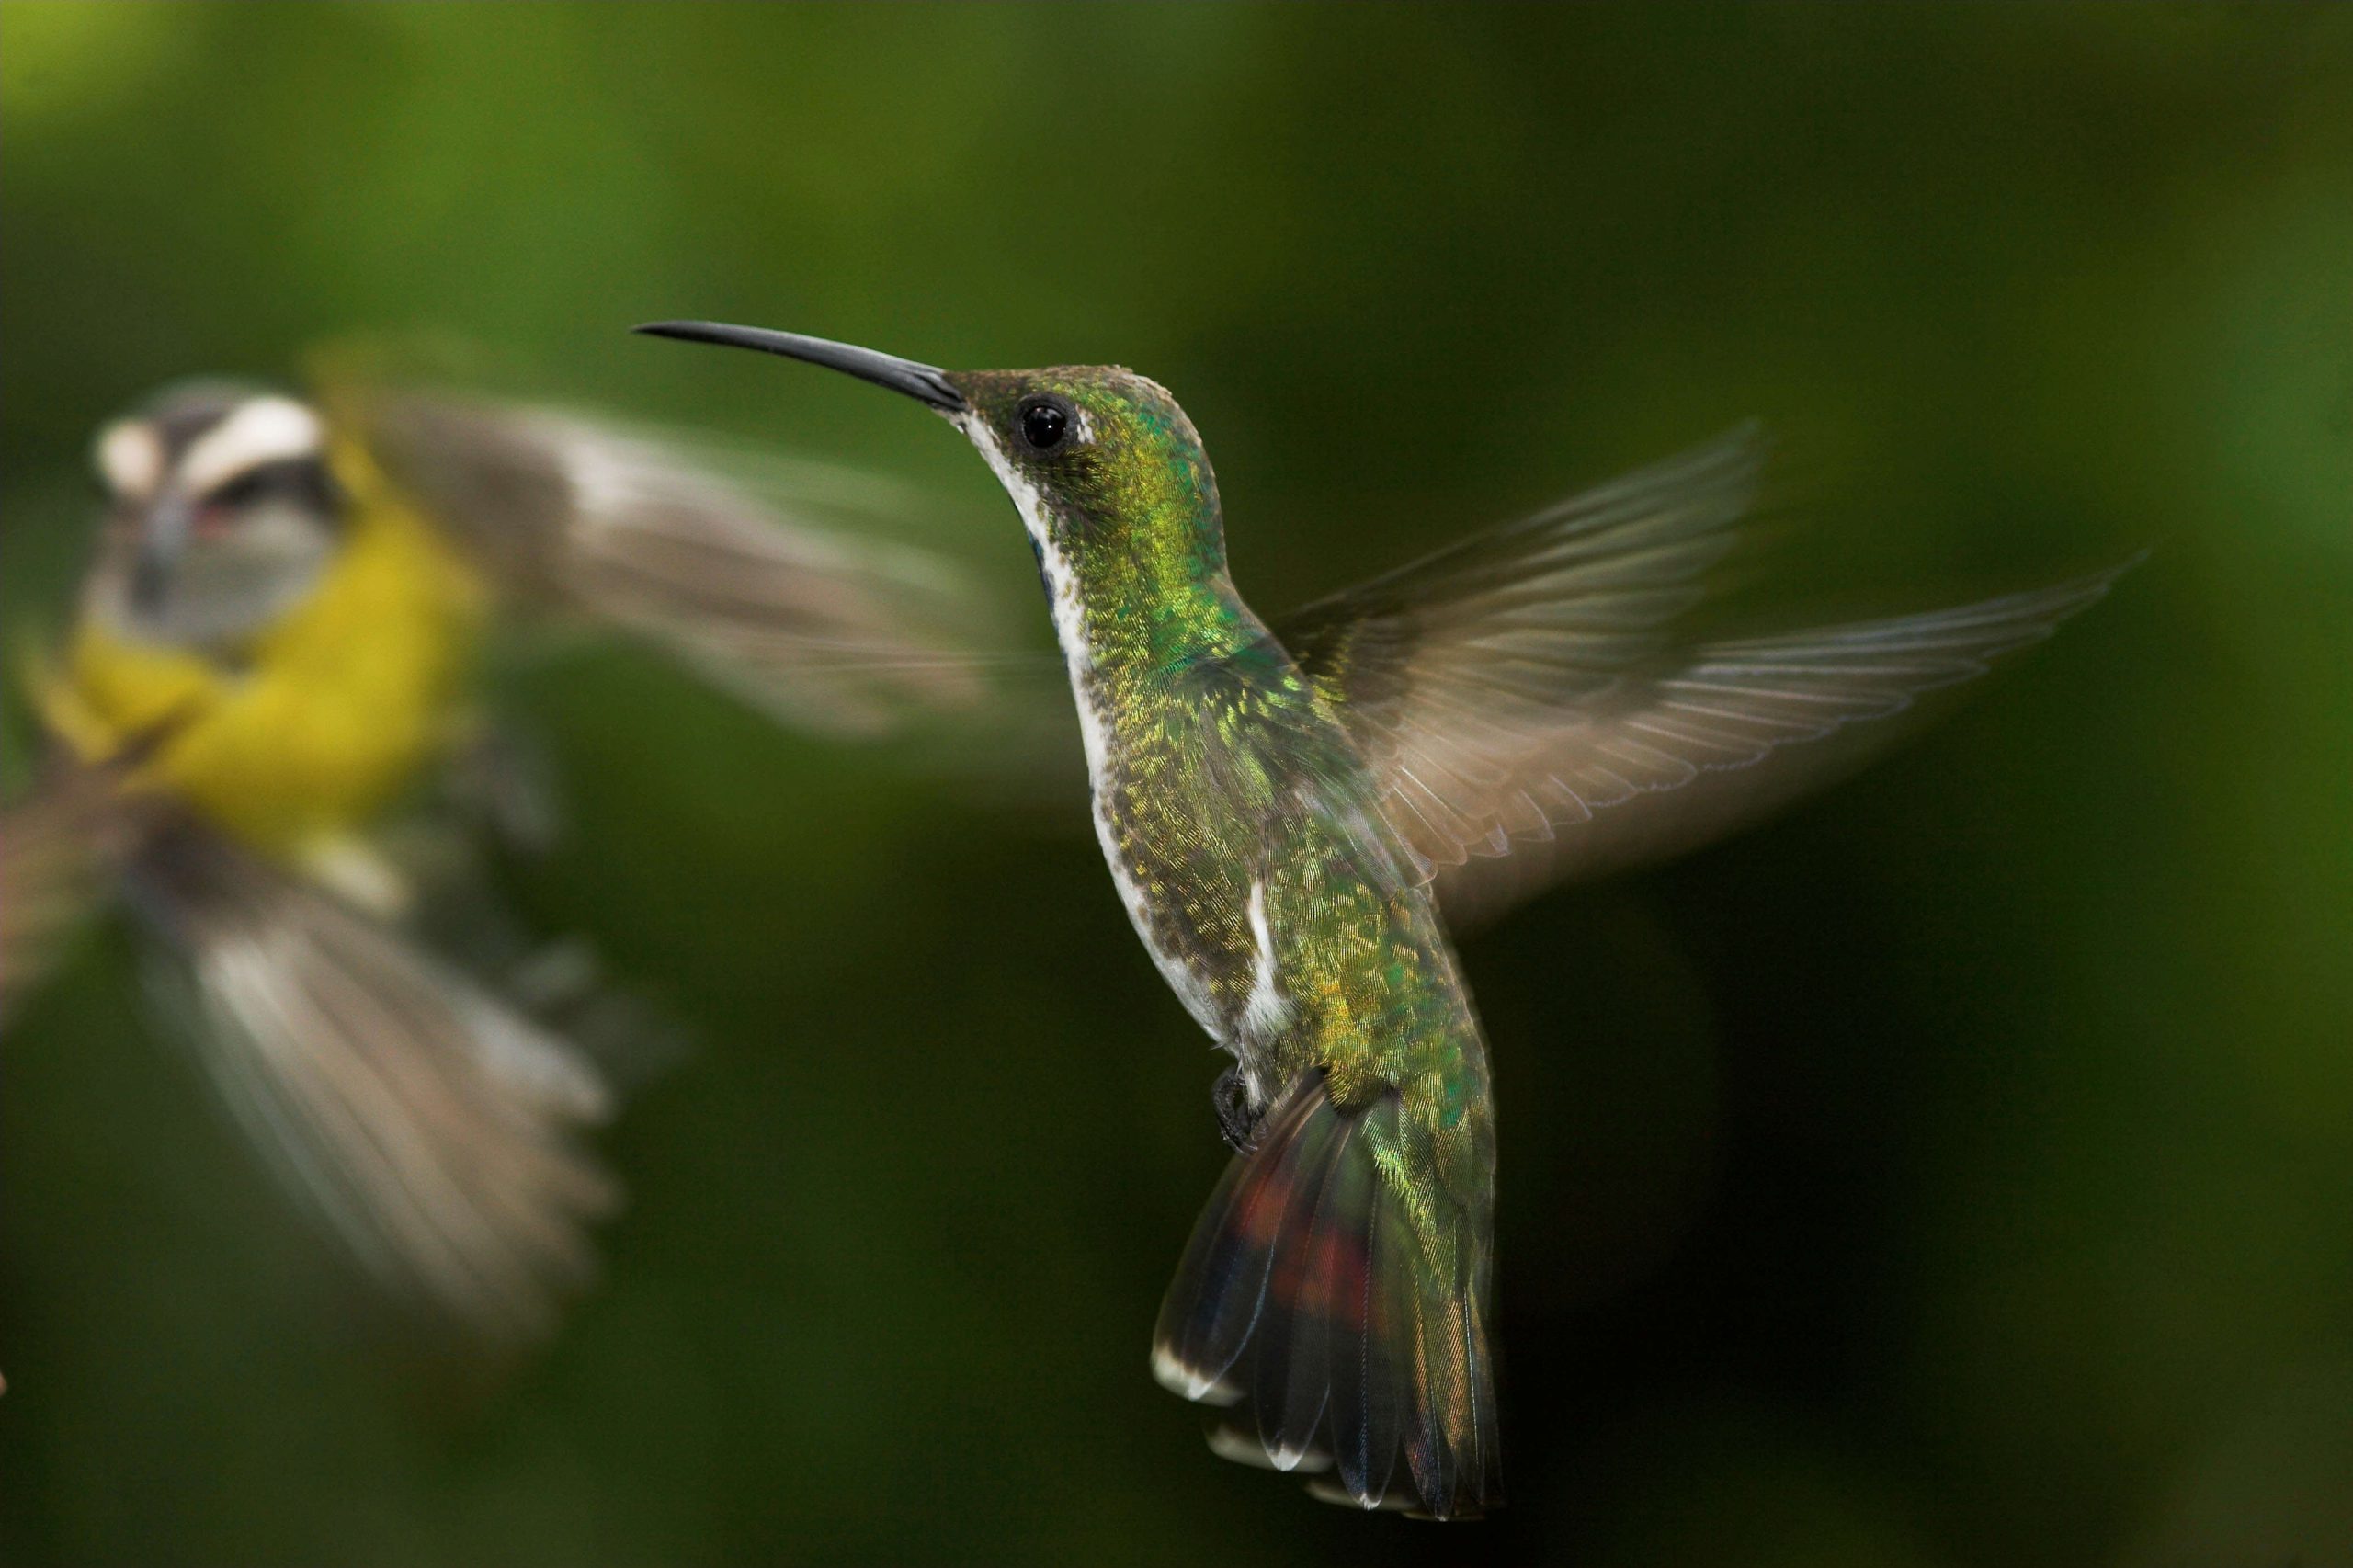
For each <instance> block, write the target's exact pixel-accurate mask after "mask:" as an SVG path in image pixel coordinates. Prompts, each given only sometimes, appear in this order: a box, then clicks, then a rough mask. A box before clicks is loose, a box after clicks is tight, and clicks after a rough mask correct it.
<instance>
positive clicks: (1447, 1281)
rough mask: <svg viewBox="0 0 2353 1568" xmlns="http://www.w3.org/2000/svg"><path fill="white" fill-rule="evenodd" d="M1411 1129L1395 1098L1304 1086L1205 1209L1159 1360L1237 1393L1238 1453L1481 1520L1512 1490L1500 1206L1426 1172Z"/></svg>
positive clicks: (1361, 1501) (1199, 1387)
mask: <svg viewBox="0 0 2353 1568" xmlns="http://www.w3.org/2000/svg"><path fill="white" fill-rule="evenodd" d="M1413 1133H1414V1129H1413V1128H1412V1127H1411V1126H1410V1124H1409V1122H1408V1119H1407V1118H1406V1117H1405V1116H1404V1113H1403V1108H1402V1107H1401V1105H1400V1103H1399V1101H1398V1100H1397V1098H1396V1097H1395V1096H1383V1097H1382V1098H1381V1099H1379V1100H1377V1101H1375V1102H1374V1103H1373V1104H1371V1105H1370V1106H1368V1107H1365V1108H1362V1109H1360V1110H1357V1111H1343V1110H1341V1109H1340V1108H1338V1107H1336V1106H1335V1105H1334V1104H1333V1103H1332V1102H1331V1100H1330V1098H1329V1097H1328V1096H1327V1095H1326V1093H1325V1090H1324V1081H1323V1078H1322V1076H1321V1075H1320V1074H1317V1075H1314V1076H1311V1077H1309V1078H1308V1079H1306V1080H1304V1081H1302V1084H1301V1085H1299V1086H1298V1087H1297V1088H1296V1089H1294V1090H1293V1091H1292V1092H1291V1094H1290V1096H1288V1097H1287V1098H1286V1099H1284V1100H1283V1101H1282V1102H1281V1103H1279V1105H1278V1106H1277V1107H1276V1108H1275V1109H1274V1110H1273V1111H1272V1112H1271V1113H1270V1114H1269V1115H1268V1117H1267V1120H1266V1122H1265V1124H1264V1125H1263V1126H1262V1127H1261V1129H1260V1131H1259V1140H1258V1144H1257V1147H1256V1149H1255V1150H1253V1151H1252V1152H1250V1153H1245V1154H1242V1155H1238V1156H1236V1157H1235V1159H1234V1161H1233V1165H1230V1166H1229V1167H1228V1168H1227V1171H1226V1174H1225V1176H1224V1178H1223V1180H1222V1182H1221V1183H1220V1184H1219V1186H1218V1189H1217V1191H1216V1193H1215V1194H1214V1195H1213V1196H1212V1197H1211V1199H1210V1202H1209V1206H1208V1207H1207V1209H1205V1210H1203V1212H1202V1215H1201V1219H1200V1221H1199V1224H1198V1225H1197V1226H1196V1227H1195V1230H1194V1233H1193V1239H1192V1243H1191V1244H1190V1245H1189V1246H1188V1248H1187V1250H1186V1254H1185V1259H1184V1262H1183V1263H1182V1264H1180V1265H1179V1266H1178V1267H1177V1271H1176V1281H1175V1283H1174V1284H1173V1285H1172V1286H1171V1287H1170V1289H1169V1292H1168V1298H1167V1301H1166V1303H1165V1305H1164V1306H1163V1308H1162V1309H1161V1316H1160V1326H1159V1329H1158V1332H1157V1333H1156V1335H1155V1336H1154V1347H1153V1366H1154V1372H1155V1373H1156V1375H1157V1376H1158V1377H1159V1379H1160V1381H1161V1382H1162V1383H1163V1384H1164V1385H1165V1386H1166V1387H1167V1388H1169V1389H1170V1390H1172V1391H1173V1392H1176V1393H1179V1394H1182V1395H1183V1396H1184V1397H1186V1398H1187V1399H1190V1400H1194V1401H1196V1402H1199V1403H1206V1404H1211V1405H1216V1406H1220V1407H1222V1408H1221V1409H1220V1410H1219V1412H1218V1414H1217V1415H1216V1416H1215V1417H1214V1418H1213V1419H1212V1422H1211V1447H1212V1448H1213V1449H1215V1450H1216V1451H1217V1452H1219V1453H1220V1454H1222V1455H1224V1456H1225V1457H1227V1458H1230V1459H1237V1460H1244V1461H1245V1462H1251V1463H1258V1464H1264V1465H1267V1466H1269V1467H1270V1468H1273V1469H1276V1470H1282V1471H1302V1472H1306V1473H1310V1474H1313V1475H1315V1476H1316V1480H1315V1481H1314V1483H1313V1484H1312V1485H1311V1488H1310V1490H1311V1491H1313V1493H1314V1494H1316V1495H1317V1496H1320V1497H1325V1498H1327V1499H1331V1500H1335V1501H1337V1500H1343V1499H1345V1500H1346V1501H1347V1502H1350V1503H1353V1504H1355V1505H1356V1506H1359V1507H1364V1508H1381V1507H1404V1508H1409V1509H1412V1510H1414V1511H1415V1512H1419V1513H1424V1514H1427V1515H1429V1516H1432V1517H1438V1518H1449V1517H1474V1516H1476V1515H1478V1514H1479V1513H1481V1512H1483V1510H1484V1509H1486V1508H1488V1507H1492V1506H1495V1504H1496V1503H1497V1502H1498V1501H1500V1498H1499V1495H1498V1484H1497V1473H1496V1457H1497V1443H1496V1421H1495V1399H1494V1388H1493V1381H1492V1373H1491V1370H1490V1367H1489V1360H1488V1349H1487V1335H1486V1295H1487V1289H1488V1275H1489V1264H1488V1258H1489V1250H1490V1249H1489V1244H1488V1231H1487V1225H1488V1220H1487V1216H1486V1214H1485V1212H1484V1211H1483V1209H1484V1206H1483V1204H1482V1205H1480V1206H1479V1209H1480V1211H1478V1212H1475V1213H1474V1212H1472V1211H1471V1210H1467V1209H1465V1208H1464V1207H1462V1206H1461V1205H1460V1204H1459V1203H1457V1202H1455V1201H1454V1200H1453V1199H1451V1198H1449V1196H1448V1195H1446V1194H1445V1193H1443V1192H1432V1191H1429V1190H1427V1189H1426V1188H1419V1187H1416V1186H1415V1181H1416V1178H1415V1177H1414V1176H1411V1175H1410V1174H1407V1173H1410V1172H1411V1171H1412V1170H1414V1169H1415V1168H1416V1167H1417V1166H1419V1167H1420V1168H1422V1169H1427V1165H1422V1164H1421V1162H1419V1161H1416V1160H1415V1159H1414V1158H1413V1157H1412V1155H1411V1153H1410V1151H1411V1147H1412V1145H1413V1144H1414V1142H1415V1139H1414V1137H1413ZM1401 1156H1403V1157H1401Z"/></svg>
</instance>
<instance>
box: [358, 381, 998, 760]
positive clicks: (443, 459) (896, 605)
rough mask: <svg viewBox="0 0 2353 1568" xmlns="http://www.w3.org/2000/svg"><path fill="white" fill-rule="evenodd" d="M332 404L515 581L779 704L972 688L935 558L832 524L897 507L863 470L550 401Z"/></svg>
mask: <svg viewBox="0 0 2353 1568" xmlns="http://www.w3.org/2000/svg"><path fill="white" fill-rule="evenodd" d="M335 407H336V409H337V412H338V414H339V415H342V416H344V417H346V418H350V419H354V420H356V421H357V422H358V424H359V426H361V428H363V429H364V431H365V432H366V437H367V441H368V446H369V453H370V455H371V456H372V457H373V458H374V459H375V460H377V462H379V463H380V464H381V466H382V468H383V469H384V472H386V474H387V475H388V476H389V477H390V478H391V479H392V481H393V483H395V484H396V485H397V486H398V487H399V488H401V489H402V490H403V491H404V492H405V493H407V494H411V495H413V496H415V498H416V499H417V500H418V501H419V502H421V503H422V504H423V505H424V506H426V509H427V510H428V511H429V512H430V513H431V514H432V516H433V517H434V518H435V520H436V521H438V522H440V523H442V524H444V525H445V526H447V527H449V528H451V529H452V530H453V531H455V532H456V533H457V534H458V535H459V536H460V538H461V539H462V540H464V542H465V543H466V544H467V545H468V546H469V547H470V548H471V549H472V551H473V552H474V554H475V555H476V557H477V558H478V559H480V560H482V561H483V562H487V563H488V564H489V566H490V567H491V568H492V569H493V570H494V572H495V573H497V574H499V575H500V576H501V577H502V578H504V579H505V580H506V583H507V585H509V587H510V588H514V589H516V590H518V591H519V592H520V593H522V594H523V595H524V596H525V597H530V598H536V599H539V600H541V601H544V602H553V603H557V604H561V605H564V606H568V607H570V608H575V609H578V610H581V611H584V612H585V613H587V614H589V615H591V616H594V617H596V618H597V619H601V620H603V621H606V622H608V623H609V624H611V625H614V626H618V627H620V628H622V629H624V630H626V631H630V632H632V633H634V634H636V635H638V636H641V637H643V638H645V639H646V640H647V641H649V642H654V643H655V644H657V645H659V646H661V647H663V648H665V649H666V650H668V651H669V652H670V653H674V654H676V655H677V656H678V657H679V658H681V659H683V660H684V661H685V662H686V663H687V664H688V665H691V666H693V667H694V668H695V669H696V670H697V671H698V672H699V673H700V674H702V675H703V676H705V677H706V678H708V679H710V680H712V681H714V682H716V683H717V684H719V685H721V686H723V687H726V688H728V689H730V690H732V691H733V692H735V693H736V694H737V695H738V696H740V697H742V698H744V699H746V700H748V701H750V702H751V703H752V704H754V705H755V706H756V707H758V708H760V709H761V710H764V711H766V712H767V713H769V714H770V715H771V716H772V717H775V718H777V719H779V721H781V722H787V723H790V724H795V725H801V726H806V727H810V728H814V729H821V730H827V731H835V732H847V733H870V732H874V731H877V730H881V729H882V728H885V727H887V726H888V725H889V724H890V723H891V722H892V721H894V720H896V719H899V718H903V717H904V716H906V715H907V714H909V713H910V712H912V711H915V710H923V709H927V708H953V707H958V706H962V705H965V704H968V703H970V702H972V700H973V699H975V698H976V697H977V696H978V695H979V689H980V687H979V682H978V680H977V678H976V675H975V670H976V665H977V660H976V659H975V657H974V656H973V655H972V653H970V652H969V650H968V649H967V647H966V646H965V644H966V643H967V642H968V641H969V633H968V632H967V631H963V630H961V629H960V628H961V620H962V614H963V612H962V607H961V595H960V594H959V593H958V592H957V591H956V589H955V587H954V585H953V583H952V580H951V579H950V578H949V576H948V574H946V573H945V571H944V569H943V568H942V567H940V566H939V565H938V563H936V562H931V561H930V560H929V559H927V558H926V557H923V556H921V555H919V554H917V553H915V552H913V551H896V552H893V551H885V550H882V549H880V548H876V547H874V546H872V545H871V544H870V543H869V542H867V541H865V540H854V539H851V538H846V537H844V536H843V534H842V533H841V532H839V531H837V530H839V529H841V528H852V529H855V528H858V525H859V524H861V523H870V522H871V521H872V519H873V518H874V517H875V516H876V515H877V513H878V512H880V511H887V510H889V509H890V508H889V504H888V502H887V501H886V500H885V499H884V498H885V497H886V496H888V494H890V493H889V492H888V491H887V490H886V489H885V488H884V487H882V486H881V485H880V484H878V483H875V482H873V481H870V480H866V479H864V478H862V477H861V476H858V475H857V474H854V473H851V472H847V471H844V470H838V469H827V468H823V467H820V466H817V465H813V464H810V465H804V464H799V463H791V462H785V461H780V460H773V459H771V460H765V461H757V462H756V461H755V460H749V459H744V458H740V457H733V456H722V454H720V453H719V452H718V451H717V450H716V449H714V448H712V447H711V446H710V444H708V443H702V444H700V445H698V444H697V443H694V442H691V441H689V440H687V439H685V438H682V437H675V436H662V435H655V434H652V433H649V432H646V431H643V430H638V429H632V428H628V427H624V426H619V425H614V424H608V423H605V422H602V421H598V420H596V419H592V418H588V417H585V416H582V415H573V414H568V413H561V412H557V411H554V410H550V409H544V408H535V407H525V406H521V405H517V404H507V403H484V402H472V401H466V400H462V399H458V398H452V397H440V396H432V395H426V394H423V393H414V392H399V393H385V394H381V395H376V396H373V397H354V398H351V399H348V400H347V401H345V402H338V403H335ZM755 471H756V476H757V477H756V482H752V481H748V480H746V479H745V478H742V477H739V475H743V474H747V473H752V472H755Z"/></svg>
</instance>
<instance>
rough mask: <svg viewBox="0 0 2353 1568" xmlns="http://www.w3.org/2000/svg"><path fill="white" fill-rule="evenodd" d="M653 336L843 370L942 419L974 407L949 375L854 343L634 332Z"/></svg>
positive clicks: (768, 335) (681, 330) (775, 335)
mask: <svg viewBox="0 0 2353 1568" xmlns="http://www.w3.org/2000/svg"><path fill="white" fill-rule="evenodd" d="M630 330H631V331H632V332H642V333H644V334H646V335H648V336H651V337H675V338H677V339H679V340H680V341H681V342H685V343H719V344H724V345H725V346H726V347H730V348H756V349H758V350H759V351H760V352H761V353H763V354H781V355H783V356H784V357H785V358H788V359H806V360H807V361H809V363H811V364H812V365H823V366H825V367H826V368H827V369H835V370H842V371H846V372H847V373H848V374H850V375H853V376H856V377H857V378H858V380H859V381H872V382H873V383H874V384H875V385H876V386H878V387H889V388H890V389H891V390H892V392H904V393H906V394H907V395H908V396H909V397H911V398H914V399H915V401H916V402H917V403H925V404H927V405H928V406H930V407H933V408H936V409H938V410H939V412H941V413H942V414H962V413H964V412H965V411H966V410H967V409H968V408H969V407H970V406H971V405H970V404H969V403H966V402H965V401H964V394H963V393H962V392H958V391H957V390H956V389H955V388H954V387H953V386H951V385H949V381H948V373H947V372H946V371H944V370H940V369H935V368H934V367H932V366H929V365H918V364H916V363H915V361H914V360H913V359H902V358H899V357H898V356H897V355H895V354H883V353H880V352H878V351H876V350H875V349H871V348H859V347H856V346H855V345H853V344H847V343H835V342H834V341H832V340H831V339H830V338H824V337H803V336H802V335H801V334H799V333H797V332H770V331H768V330H767V328H766V327H757V326H729V325H727V324H725V323H724V322H715V321H657V322H648V323H646V324H644V325H643V326H639V327H631V329H630Z"/></svg>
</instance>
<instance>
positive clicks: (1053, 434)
mask: <svg viewBox="0 0 2353 1568" xmlns="http://www.w3.org/2000/svg"><path fill="white" fill-rule="evenodd" d="M1019 418H1020V421H1021V438H1022V439H1023V440H1025V441H1027V442H1029V445H1030V447H1031V448H1032V449H1034V450H1037V451H1040V452H1050V451H1051V450H1053V449H1055V448H1056V447H1059V446H1061V445H1062V444H1063V436H1064V435H1065V434H1067V433H1068V432H1069V430H1070V407H1069V405H1068V404H1066V403H1063V401H1062V400H1061V399H1060V398H1050V397H1033V398H1031V399H1030V400H1029V402H1027V403H1023V404H1022V405H1021V413H1020V415H1019Z"/></svg>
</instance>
